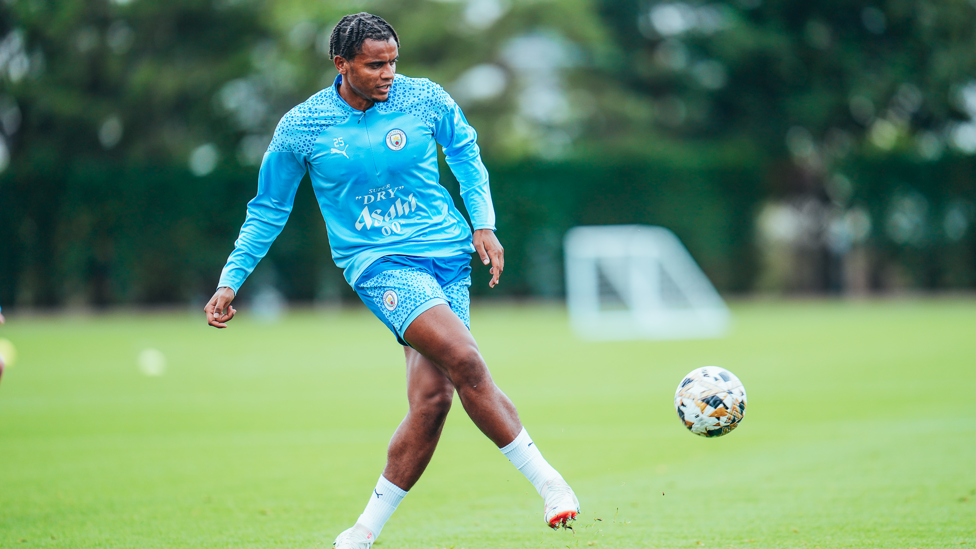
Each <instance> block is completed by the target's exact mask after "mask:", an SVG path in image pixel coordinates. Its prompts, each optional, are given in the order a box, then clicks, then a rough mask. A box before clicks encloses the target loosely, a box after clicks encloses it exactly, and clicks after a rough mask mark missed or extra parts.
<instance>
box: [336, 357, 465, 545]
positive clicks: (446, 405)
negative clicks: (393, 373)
mask: <svg viewBox="0 0 976 549" xmlns="http://www.w3.org/2000/svg"><path fill="white" fill-rule="evenodd" d="M403 350H404V354H405V355H406V359H407V402H408V403H409V405H410V408H409V410H408V411H407V416H406V417H405V418H403V421H402V422H400V426H399V427H398V428H397V430H396V432H395V433H394V434H393V438H392V439H391V440H390V446H389V449H388V450H387V458H386V468H385V469H384V470H383V475H382V476H381V477H380V478H379V481H378V482H377V485H376V488H375V489H374V490H373V493H372V494H370V498H369V503H367V504H366V509H365V510H363V514H361V515H360V516H359V519H358V520H357V521H356V525H355V526H353V527H352V528H350V529H349V530H346V531H345V532H343V533H342V534H340V535H339V538H338V539H336V543H335V545H334V546H335V547H337V548H342V549H345V548H347V547H349V548H356V549H358V548H363V547H369V546H370V545H371V544H372V543H373V542H374V541H375V540H376V537H377V536H379V535H380V532H381V531H382V530H383V526H384V525H385V524H386V521H387V520H389V518H390V516H392V515H393V512H394V511H395V510H396V508H397V506H398V505H399V504H400V501H401V500H402V499H403V497H404V496H406V494H407V491H408V490H410V489H411V488H412V487H413V485H414V484H416V483H417V480H418V479H420V475H422V474H423V473H424V470H425V469H426V468H427V465H428V464H429V463H430V458H431V457H432V456H433V455H434V449H435V448H436V447H437V442H438V440H440V437H441V431H443V429H444V422H445V420H446V419H447V413H448V412H449V411H450V410H451V402H452V400H453V398H454V384H452V383H451V380H450V379H448V378H447V375H445V374H444V372H442V371H441V370H440V369H438V368H437V367H436V366H434V365H433V364H431V362H430V361H429V360H427V359H426V358H425V357H424V356H423V355H421V354H420V353H418V352H417V351H415V350H413V349H411V348H410V347H404V348H403Z"/></svg>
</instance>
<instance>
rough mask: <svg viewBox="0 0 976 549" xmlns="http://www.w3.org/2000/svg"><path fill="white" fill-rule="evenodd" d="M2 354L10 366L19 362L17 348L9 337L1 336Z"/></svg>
mask: <svg viewBox="0 0 976 549" xmlns="http://www.w3.org/2000/svg"><path fill="white" fill-rule="evenodd" d="M0 356H2V357H3V362H4V363H6V365H7V367H8V368H9V367H11V366H13V365H14V364H16V363H17V348H16V347H14V344H13V343H11V342H10V340H9V339H4V338H2V337H0Z"/></svg>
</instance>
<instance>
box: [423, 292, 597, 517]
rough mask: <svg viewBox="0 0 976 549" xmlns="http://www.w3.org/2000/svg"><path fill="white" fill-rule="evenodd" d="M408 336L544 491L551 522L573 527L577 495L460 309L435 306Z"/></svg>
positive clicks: (481, 424)
mask: <svg viewBox="0 0 976 549" xmlns="http://www.w3.org/2000/svg"><path fill="white" fill-rule="evenodd" d="M404 339H405V340H406V341H407V342H408V343H410V345H411V346H413V348H414V349H416V350H417V351H419V352H420V353H421V354H422V355H424V356H425V357H427V359H428V360H430V361H431V362H432V363H433V364H434V365H436V366H437V367H438V368H440V369H441V371H443V372H444V373H445V374H446V375H447V377H448V378H449V379H450V380H451V382H452V383H453V384H454V388H455V390H457V394H458V398H460V399H461V405H462V406H464V410H465V411H466V412H467V413H468V417H470V418H471V420H472V421H473V422H474V424H475V425H477V426H478V428H479V429H481V432H482V433H484V434H485V436H487V437H488V438H489V439H491V441H492V442H494V443H495V445H497V446H498V447H499V449H500V450H501V451H502V453H503V454H505V457H507V458H508V459H509V461H511V462H512V465H514V466H515V467H516V468H517V469H518V470H519V472H521V473H522V474H523V475H525V477H526V478H527V479H528V480H529V482H531V483H532V485H533V486H534V487H535V489H536V491H538V492H539V495H541V496H542V497H543V499H544V500H545V512H544V518H545V521H546V523H547V524H548V525H549V526H550V527H552V528H557V527H560V526H563V527H568V524H569V522H570V521H572V520H574V519H575V518H576V515H577V514H578V513H579V502H578V501H577V500H576V495H575V494H574V493H573V490H572V489H571V488H570V487H569V485H568V484H566V481H565V480H563V477H562V476H561V475H560V474H559V473H558V472H557V471H556V470H555V469H554V468H553V467H552V466H551V465H549V462H547V461H546V460H545V459H544V458H543V457H542V454H541V453H540V452H539V448H538V447H537V446H536V445H535V443H533V441H532V439H531V438H530V437H529V434H528V432H526V430H525V428H524V427H522V423H521V421H520V420H519V417H518V412H517V411H516V410H515V405H514V404H512V401H511V400H510V399H509V398H508V396H506V395H505V393H503V392H502V390H501V389H500V388H498V386H497V385H495V382H494V381H493V380H492V378H491V374H490V373H489V372H488V365H487V364H485V360H484V358H482V356H481V352H480V351H479V350H478V344H477V343H476V342H475V340H474V337H472V336H471V332H470V331H468V329H467V326H465V324H464V322H462V321H461V319H460V318H459V317H458V315H457V314H455V312H454V311H452V310H451V308H450V307H449V306H447V305H437V306H435V307H431V308H430V309H428V310H427V311H425V312H424V313H422V314H421V315H420V316H418V317H417V318H416V319H415V320H414V321H413V322H412V323H411V324H410V326H409V327H407V329H406V330H405V331H404Z"/></svg>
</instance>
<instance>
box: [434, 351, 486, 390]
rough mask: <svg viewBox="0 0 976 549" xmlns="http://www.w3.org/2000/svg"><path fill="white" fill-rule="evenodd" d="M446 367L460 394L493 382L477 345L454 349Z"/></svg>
mask: <svg viewBox="0 0 976 549" xmlns="http://www.w3.org/2000/svg"><path fill="white" fill-rule="evenodd" d="M445 367H446V368H447V371H448V375H449V376H450V377H451V381H453V382H454V385H455V386H456V387H457V390H458V392H461V391H464V390H467V389H470V388H476V387H477V386H479V385H482V384H484V383H486V382H488V381H490V380H491V377H490V376H489V375H488V366H487V365H486V364H485V359H484V358H482V356H481V352H480V351H478V347H477V346H475V345H460V346H458V348H456V349H452V352H451V353H450V358H449V364H446V365H445Z"/></svg>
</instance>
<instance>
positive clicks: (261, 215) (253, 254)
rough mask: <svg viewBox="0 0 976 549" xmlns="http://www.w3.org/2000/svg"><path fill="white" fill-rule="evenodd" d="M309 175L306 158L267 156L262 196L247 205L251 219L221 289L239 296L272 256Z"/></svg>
mask: <svg viewBox="0 0 976 549" xmlns="http://www.w3.org/2000/svg"><path fill="white" fill-rule="evenodd" d="M305 171H306V166H305V161H304V158H303V157H302V156H301V155H298V154H296V153H293V152H289V151H280V152H268V153H267V154H265V155H264V161H263V162H262V163H261V171H260V173H259V174H258V194H257V196H255V197H254V199H252V200H251V201H250V202H248V204H247V219H246V220H245V221H244V226H242V227H241V234H240V236H239V237H238V238H237V241H236V242H235V243H234V251H233V252H231V254H230V257H228V258H227V264H226V265H225V266H224V269H223V271H221V273H220V282H219V283H218V284H217V286H218V287H227V288H230V289H231V290H233V291H234V293H235V294H236V293H237V291H238V290H239V289H240V287H241V284H243V283H244V280H245V279H246V278H247V277H248V275H250V274H251V272H252V271H253V270H254V268H255V267H257V265H258V262H260V261H261V259H262V258H263V257H264V256H265V254H267V253H268V249H270V248H271V244H272V243H273V242H274V240H275V238H277V237H278V235H279V234H281V230H282V229H283V228H284V227H285V223H286V222H287V221H288V216H289V215H291V210H292V206H293V205H294V203H295V193H296V192H297V191H298V185H299V183H301V181H302V177H304V176H305Z"/></svg>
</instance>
